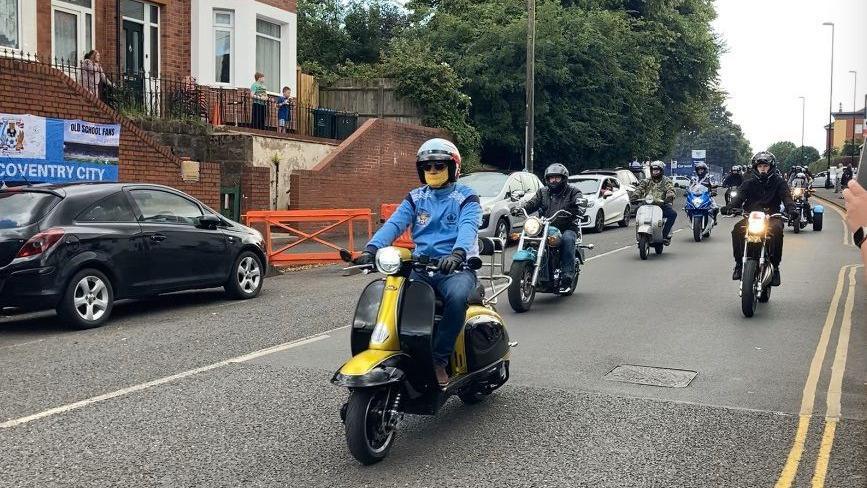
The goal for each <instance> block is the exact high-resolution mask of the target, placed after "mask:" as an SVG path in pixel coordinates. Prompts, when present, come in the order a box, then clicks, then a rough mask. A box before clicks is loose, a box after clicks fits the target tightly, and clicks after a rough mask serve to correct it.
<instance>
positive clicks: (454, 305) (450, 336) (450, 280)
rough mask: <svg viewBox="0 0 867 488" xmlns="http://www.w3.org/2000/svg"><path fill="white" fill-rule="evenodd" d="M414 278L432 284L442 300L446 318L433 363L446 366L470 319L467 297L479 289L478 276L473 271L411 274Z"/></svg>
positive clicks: (439, 327) (438, 334)
mask: <svg viewBox="0 0 867 488" xmlns="http://www.w3.org/2000/svg"><path fill="white" fill-rule="evenodd" d="M411 278H412V279H414V280H418V281H424V282H425V283H427V284H429V285H430V286H431V287H432V288H433V289H434V291H435V292H436V294H437V296H438V297H440V298H441V299H442V301H443V317H442V319H441V320H440V323H439V325H437V330H436V334H435V335H434V338H433V361H434V364H435V365H436V366H442V367H445V366H446V365H448V364H449V358H451V356H452V353H453V352H454V350H455V340H457V338H458V334H460V333H461V329H463V327H464V321H465V320H466V317H467V298H469V296H470V293H472V291H473V289H474V288H475V287H476V273H475V272H474V271H470V270H464V271H458V272H456V273H452V274H450V275H444V274H442V273H435V274H434V275H433V276H428V275H427V273H418V272H415V271H413V272H412V276H411Z"/></svg>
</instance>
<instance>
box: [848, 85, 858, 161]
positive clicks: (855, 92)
mask: <svg viewBox="0 0 867 488" xmlns="http://www.w3.org/2000/svg"><path fill="white" fill-rule="evenodd" d="M849 73H851V74H852V76H853V77H854V79H853V80H852V146H851V148H852V149H851V150H852V151H854V150H855V111H856V110H858V106H857V105H856V103H857V102H856V101H855V99H856V98H857V97H858V72H857V71H855V70H854V69H850V70H849ZM853 156H854V153H853Z"/></svg>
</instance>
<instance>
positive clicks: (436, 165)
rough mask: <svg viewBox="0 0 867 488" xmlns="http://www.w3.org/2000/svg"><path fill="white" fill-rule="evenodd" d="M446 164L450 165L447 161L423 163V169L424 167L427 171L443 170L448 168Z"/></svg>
mask: <svg viewBox="0 0 867 488" xmlns="http://www.w3.org/2000/svg"><path fill="white" fill-rule="evenodd" d="M446 166H448V164H447V163H425V164H423V165H422V169H424V170H425V171H427V172H431V171H442V170H444V169H446Z"/></svg>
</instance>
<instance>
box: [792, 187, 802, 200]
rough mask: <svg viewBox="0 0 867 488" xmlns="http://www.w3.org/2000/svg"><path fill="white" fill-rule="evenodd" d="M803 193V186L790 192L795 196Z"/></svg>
mask: <svg viewBox="0 0 867 488" xmlns="http://www.w3.org/2000/svg"><path fill="white" fill-rule="evenodd" d="M803 195H804V189H803V188H795V190H794V191H793V192H792V196H793V197H795V198H797V197H800V196H803Z"/></svg>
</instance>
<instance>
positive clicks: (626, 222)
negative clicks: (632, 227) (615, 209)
mask: <svg viewBox="0 0 867 488" xmlns="http://www.w3.org/2000/svg"><path fill="white" fill-rule="evenodd" d="M629 212H631V210H630V208H629V205H627V206H626V208H624V209H623V220H620V221H619V222H617V225H619V226H620V227H626V226H628V225H629Z"/></svg>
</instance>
